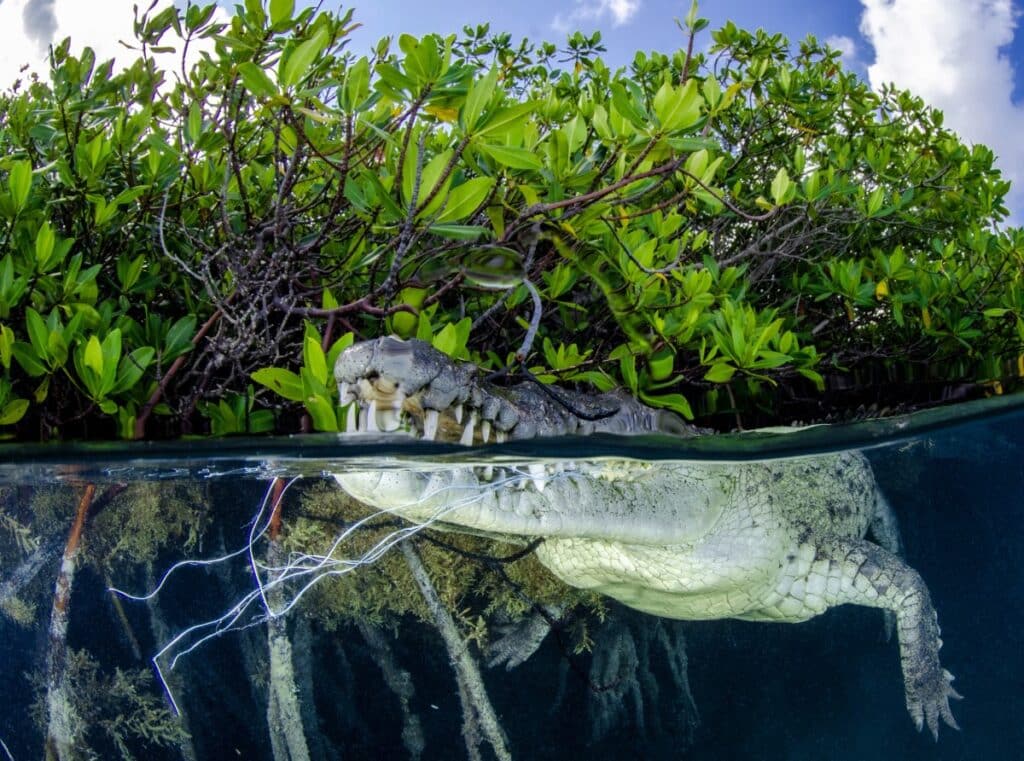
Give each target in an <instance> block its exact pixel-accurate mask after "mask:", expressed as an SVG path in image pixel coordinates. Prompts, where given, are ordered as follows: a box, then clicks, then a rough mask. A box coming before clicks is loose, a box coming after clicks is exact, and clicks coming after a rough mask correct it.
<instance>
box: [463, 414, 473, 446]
mask: <svg viewBox="0 0 1024 761" xmlns="http://www.w3.org/2000/svg"><path fill="white" fill-rule="evenodd" d="M475 428H476V413H475V412H470V413H469V421H468V422H467V423H466V427H465V428H463V429H462V436H461V437H460V438H459V443H460V444H462V445H464V446H467V447H470V446H473V431H474V429H475Z"/></svg>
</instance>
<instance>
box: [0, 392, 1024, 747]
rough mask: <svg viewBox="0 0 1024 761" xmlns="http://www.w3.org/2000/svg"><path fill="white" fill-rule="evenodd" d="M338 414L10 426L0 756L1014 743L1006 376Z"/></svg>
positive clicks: (1023, 521)
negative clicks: (626, 425)
mask: <svg viewBox="0 0 1024 761" xmlns="http://www.w3.org/2000/svg"><path fill="white" fill-rule="evenodd" d="M431 425H432V426H435V427H436V426H437V425H441V426H443V425H444V421H443V420H442V421H441V422H440V423H438V422H437V421H433V422H432V423H431ZM358 427H359V430H360V432H356V433H350V434H346V435H343V436H333V435H332V436H324V435H314V436H305V437H296V438H288V439H280V438H273V439H266V438H264V439H255V438H254V439H228V440H220V441H209V440H198V441H182V442H173V443H149V444H134V445H131V446H128V445H119V444H110V445H95V444H91V445H80V446H78V445H64V446H61V447H59V448H53V447H45V446H29V447H17V448H13V447H8V448H6V449H4V450H3V454H2V455H0V759H16V760H17V761H21V760H22V759H38V758H53V759H185V760H187V761H188V760H192V759H254V760H259V759H268V760H271V759H272V760H273V761H282V760H284V759H287V760H288V761H298V760H301V759H458V758H468V759H507V758H514V759H564V758H574V757H580V756H583V755H584V754H585V755H586V756H587V757H589V758H593V759H604V758H615V759H675V758H679V759H862V758H865V757H871V758H882V759H997V758H1020V757H1024V701H1022V697H1024V572H1022V571H1024V542H1022V539H1021V537H1022V536H1024V499H1022V498H1024V400H1022V399H1021V398H1020V397H1016V398H1013V397H1011V398H996V399H991V400H984V401H980V402H971V403H966V404H962V405H959V406H956V407H950V408H944V409H940V410H932V411H927V412H919V413H915V414H913V415H908V416H902V417H894V418H887V419H883V420H877V421H869V422H863V423H855V424H850V425H843V426H832V427H830V426H817V427H815V426H810V427H807V428H802V429H795V430H793V431H787V432H782V431H780V430H778V429H771V430H769V431H765V432H749V433H742V434H730V435H725V436H709V437H696V438H675V437H669V436H636V437H624V436H609V435H600V436H596V435H595V436H589V437H576V438H573V437H565V438H555V439H534V440H528V441H504V442H500V443H491V444H488V445H487V446H473V447H464V446H460V445H458V444H457V443H454V442H445V441H444V437H443V436H440V435H435V436H428V437H426V439H428V440H424V439H414V438H410V437H408V436H405V435H402V434H401V433H393V434H381V433H378V432H374V431H372V428H374V426H373V424H372V422H371V424H370V425H369V426H368V427H367V426H366V425H365V420H364V421H363V423H362V424H360V425H359V426H358ZM367 428H369V429H371V430H369V432H366V431H367ZM477 433H478V434H479V431H478V432H477ZM471 438H472V437H471ZM478 438H479V437H478ZM483 440H485V441H488V440H489V438H488V435H487V433H484V434H483ZM936 616H937V618H936ZM940 629H941V632H940ZM940 648H941V649H940ZM954 677H955V681H953V679H954ZM961 695H962V696H963V699H958V698H959V697H960V696H961ZM954 725H957V726H958V727H959V729H956V728H954ZM918 727H920V729H919V728H918ZM933 735H937V739H935V737H934V736H933Z"/></svg>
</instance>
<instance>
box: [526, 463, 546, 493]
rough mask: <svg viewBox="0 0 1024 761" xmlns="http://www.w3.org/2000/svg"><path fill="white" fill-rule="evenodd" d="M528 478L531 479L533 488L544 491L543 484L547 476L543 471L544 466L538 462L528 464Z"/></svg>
mask: <svg viewBox="0 0 1024 761" xmlns="http://www.w3.org/2000/svg"><path fill="white" fill-rule="evenodd" d="M529 470H530V480H531V481H533V488H535V489H536V490H537V491H538V492H542V491H544V486H545V484H547V478H546V476H545V473H544V466H543V465H541V464H540V463H539V462H538V463H533V464H532V465H530V466H529Z"/></svg>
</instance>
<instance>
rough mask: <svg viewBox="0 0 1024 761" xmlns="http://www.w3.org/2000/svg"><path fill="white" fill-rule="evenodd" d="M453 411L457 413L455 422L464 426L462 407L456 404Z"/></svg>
mask: <svg viewBox="0 0 1024 761" xmlns="http://www.w3.org/2000/svg"><path fill="white" fill-rule="evenodd" d="M453 411H454V413H455V422H456V423H458V424H459V425H462V405H461V404H456V405H455V409H454V410H453Z"/></svg>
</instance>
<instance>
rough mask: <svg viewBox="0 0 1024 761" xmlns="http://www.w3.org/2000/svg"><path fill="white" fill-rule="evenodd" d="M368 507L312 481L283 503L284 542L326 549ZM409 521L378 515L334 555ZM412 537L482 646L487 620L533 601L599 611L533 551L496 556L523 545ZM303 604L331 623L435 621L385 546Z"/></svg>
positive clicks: (518, 613) (520, 612) (509, 615)
mask: <svg viewBox="0 0 1024 761" xmlns="http://www.w3.org/2000/svg"><path fill="white" fill-rule="evenodd" d="M370 514H371V511H370V510H369V508H366V507H365V506H363V505H362V504H360V503H358V502H356V501H355V500H353V499H352V498H351V497H349V496H348V495H347V494H345V493H344V492H343V491H341V490H340V489H338V488H337V487H336V486H335V485H334V484H333V483H327V482H322V483H317V484H314V485H312V486H310V487H308V488H306V489H305V490H304V491H303V492H302V494H301V497H300V498H299V500H298V508H297V510H295V511H294V513H293V515H292V516H291V517H289V514H288V511H287V510H286V513H285V519H286V520H285V523H284V527H283V531H284V533H283V536H282V543H283V546H284V548H285V549H286V550H288V551H295V552H304V553H313V552H319V553H326V552H328V551H329V550H330V547H331V545H332V544H333V542H334V541H335V538H336V537H337V535H338V533H340V532H341V531H342V530H344V528H345V527H347V526H351V525H352V524H353V523H355V522H356V521H358V520H361V519H363V518H366V517H367V515H370ZM407 525H408V524H407V523H405V522H404V521H401V520H400V519H397V518H395V517H393V516H389V515H383V514H382V515H379V516H377V517H376V518H374V519H372V520H370V521H368V522H367V523H366V524H365V525H364V526H363V527H362V528H361V529H359V530H357V531H355V532H353V535H352V537H351V538H350V540H348V541H347V542H346V543H345V546H344V547H342V548H339V552H338V553H336V556H337V555H343V556H344V557H348V558H357V557H360V556H362V555H363V554H364V553H365V552H367V551H368V550H369V549H370V548H372V547H374V546H375V545H377V544H378V543H379V542H381V541H382V540H384V539H385V538H386V537H387V536H388V535H389V534H391V533H393V532H394V531H395V530H396V529H397V528H400V527H402V526H407ZM412 541H416V542H417V552H418V554H419V556H420V558H421V560H422V562H423V565H424V567H425V568H426V570H427V572H428V574H429V575H430V578H431V580H432V582H433V584H434V586H435V588H436V589H437V593H438V596H439V597H440V599H441V601H442V602H443V603H444V605H445V607H447V608H448V610H450V611H452V612H453V614H454V615H455V616H456V618H457V619H458V620H459V621H460V624H461V625H462V626H463V627H464V629H465V630H466V632H467V638H469V639H472V640H475V641H477V642H478V644H480V645H481V646H483V645H485V644H486V640H487V629H488V626H487V622H488V621H489V620H492V619H500V620H502V621H504V622H509V621H518V620H520V619H522V618H524V617H526V616H528V615H530V614H531V613H532V612H533V610H534V606H535V605H540V606H542V607H543V608H545V609H564V610H570V609H575V608H580V607H581V606H582V608H583V609H585V610H587V611H590V612H595V613H597V614H598V615H603V611H604V606H603V603H602V601H601V599H600V598H599V597H598V596H597V595H596V594H593V593H590V592H583V591H581V590H578V589H574V588H573V587H570V586H568V585H566V584H564V583H563V582H561V581H560V580H558V579H557V578H556V577H555V576H554V575H553V574H552V573H551V572H550V571H548V570H547V569H546V568H544V566H542V565H541V564H540V562H538V561H537V559H536V557H535V556H534V555H533V554H532V553H531V554H526V555H525V556H524V557H522V558H520V559H518V560H515V561H513V562H506V563H501V562H500V559H502V558H507V557H509V556H513V555H515V554H516V553H519V552H520V551H522V550H523V546H522V545H521V544H513V543H508V542H503V541H499V540H496V539H489V538H485V537H481V536H476V535H471V534H465V533H457V532H443V533H442V532H437V531H433V530H424V531H422V532H420V533H419V534H417V536H416V538H415V539H413V540H412ZM488 559H493V560H488ZM499 569H500V570H499ZM305 610H306V611H307V613H308V614H309V615H311V616H313V617H315V618H317V619H318V620H319V621H320V622H321V624H322V625H323V626H325V627H326V628H328V629H335V628H337V627H338V626H340V625H342V624H347V623H352V622H353V621H356V620H363V621H367V622H369V623H371V624H372V625H376V626H387V627H390V628H393V627H395V626H396V625H397V623H398V620H399V619H401V618H402V617H405V616H414V617H415V618H417V619H418V620H420V621H423V622H425V623H431V622H432V620H433V619H432V617H431V616H430V613H429V611H428V610H427V607H426V605H425V603H424V601H423V596H422V594H421V593H420V591H419V589H418V588H417V586H416V584H415V583H414V581H413V578H412V576H411V574H410V572H409V568H408V566H407V564H406V563H405V562H404V561H403V559H402V557H401V555H400V554H399V553H397V552H387V553H385V554H384V555H383V556H382V557H380V558H379V559H378V560H376V561H374V562H373V563H372V564H369V565H365V566H362V567H360V568H359V569H357V570H356V572H354V573H347V574H344V575H339V576H332V577H330V578H325V579H324V580H323V581H321V582H320V584H318V585H317V586H316V587H315V588H314V589H313V590H312V591H311V593H310V595H309V596H307V598H306V602H305Z"/></svg>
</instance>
